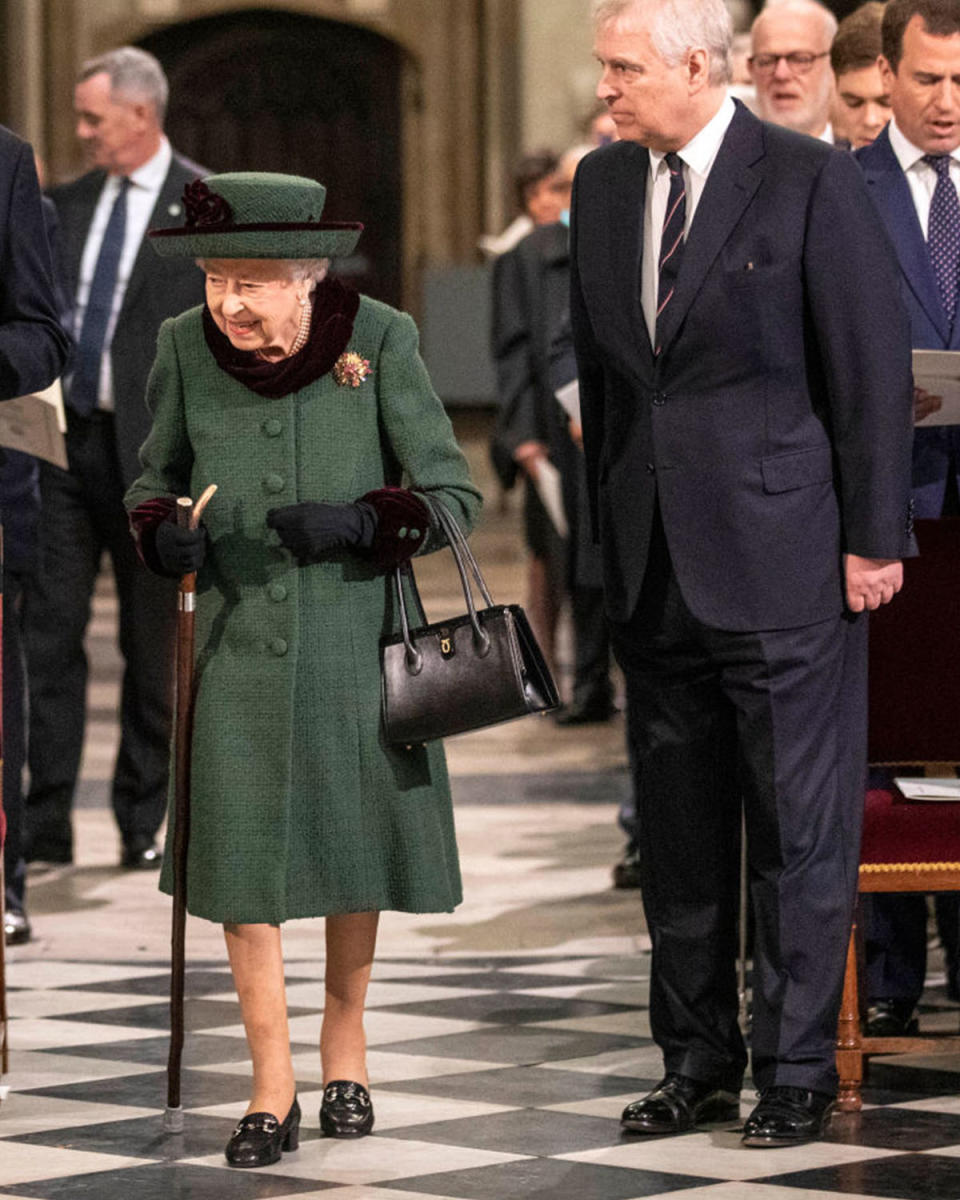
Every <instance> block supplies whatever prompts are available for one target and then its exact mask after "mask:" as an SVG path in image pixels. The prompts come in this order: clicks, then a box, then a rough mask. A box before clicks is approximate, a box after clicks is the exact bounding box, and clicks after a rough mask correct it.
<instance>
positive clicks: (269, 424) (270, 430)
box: [263, 417, 283, 437]
mask: <svg viewBox="0 0 960 1200" xmlns="http://www.w3.org/2000/svg"><path fill="white" fill-rule="evenodd" d="M263 432H264V433H265V434H266V435H267V437H279V435H280V434H281V433H283V423H282V422H281V421H279V420H278V419H277V418H276V417H270V419H269V420H267V421H264V423H263Z"/></svg>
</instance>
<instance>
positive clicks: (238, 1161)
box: [224, 1096, 300, 1167]
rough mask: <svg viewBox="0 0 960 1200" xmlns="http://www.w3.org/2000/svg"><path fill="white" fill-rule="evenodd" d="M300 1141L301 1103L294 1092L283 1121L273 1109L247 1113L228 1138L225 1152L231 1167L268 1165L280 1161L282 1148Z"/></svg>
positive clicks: (287, 1147) (293, 1148)
mask: <svg viewBox="0 0 960 1200" xmlns="http://www.w3.org/2000/svg"><path fill="white" fill-rule="evenodd" d="M299 1145H300V1104H299V1102H298V1100H297V1098H296V1096H294V1098H293V1104H292V1105H291V1106H290V1111H289V1112H288V1113H287V1118H286V1120H285V1121H278V1120H277V1118H276V1117H275V1116H274V1115H273V1113H267V1112H257V1113H248V1114H247V1116H245V1117H244V1118H243V1119H242V1120H241V1121H240V1123H239V1124H238V1125H237V1127H236V1129H235V1130H234V1131H233V1137H231V1139H230V1141H229V1142H227V1148H226V1150H225V1152H224V1153H225V1154H226V1156H227V1162H228V1163H229V1165H230V1166H231V1167H269V1166H270V1164H271V1163H275V1162H279V1161H280V1159H281V1158H282V1153H281V1152H282V1151H289V1150H296V1148H297V1147H298V1146H299Z"/></svg>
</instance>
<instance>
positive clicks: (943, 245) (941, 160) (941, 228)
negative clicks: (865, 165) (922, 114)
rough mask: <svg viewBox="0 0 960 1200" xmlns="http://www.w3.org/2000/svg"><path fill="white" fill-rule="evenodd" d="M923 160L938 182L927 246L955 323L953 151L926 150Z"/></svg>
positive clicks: (959, 250)
mask: <svg viewBox="0 0 960 1200" xmlns="http://www.w3.org/2000/svg"><path fill="white" fill-rule="evenodd" d="M923 161H924V162H925V163H929V165H930V166H931V167H933V169H934V170H935V171H936V173H937V186H936V187H935V188H934V189H933V198H932V199H931V201H930V227H929V229H928V231H927V249H928V251H929V253H930V262H931V263H932V264H933V273H934V275H936V277H937V287H938V289H939V291H940V299H941V301H942V302H943V311H944V312H945V313H946V314H947V320H948V321H949V322H950V324H951V326H952V325H953V318H954V316H955V315H956V311H957V274H958V267H960V200H958V199H957V189H956V187H955V186H954V183H953V180H952V179H951V178H950V155H949V154H925V155H924V156H923Z"/></svg>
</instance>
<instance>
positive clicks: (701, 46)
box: [593, 0, 733, 87]
mask: <svg viewBox="0 0 960 1200" xmlns="http://www.w3.org/2000/svg"><path fill="white" fill-rule="evenodd" d="M630 9H636V10H639V11H644V13H645V15H646V14H649V16H650V25H649V29H650V40H651V41H652V42H653V48H654V49H655V50H656V52H657V53H658V54H659V55H660V57H661V58H662V59H663V61H664V62H665V63H667V65H668V66H671V67H676V66H679V65H680V63H682V62H685V61H686V59H687V56H688V55H689V54H690V51H691V50H706V51H707V53H708V54H709V56H710V83H711V84H713V85H714V86H715V87H719V86H720V85H722V84H725V83H729V82H730V78H731V73H732V72H731V65H730V47H731V44H732V42H733V21H732V20H731V18H730V10H729V9H728V8H727V5H726V3H725V2H724V0H594V6H593V20H594V24H595V25H596V26H597V27H598V28H599V27H600V26H602V25H607V24H609V23H610V22H612V21H616V20H617V19H618V18H619V17H622V16H623V15H624V14H625V13H627V12H628V11H629V10H630Z"/></svg>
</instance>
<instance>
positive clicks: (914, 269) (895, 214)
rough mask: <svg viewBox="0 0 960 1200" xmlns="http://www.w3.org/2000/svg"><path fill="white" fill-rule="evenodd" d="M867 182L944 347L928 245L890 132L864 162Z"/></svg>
mask: <svg viewBox="0 0 960 1200" xmlns="http://www.w3.org/2000/svg"><path fill="white" fill-rule="evenodd" d="M861 166H862V167H863V174H864V178H865V179H866V181H867V187H868V188H869V189H870V193H871V195H872V196H873V199H874V202H875V203H876V206H877V209H878V210H879V212H880V216H881V217H882V219H883V223H884V225H886V227H887V232H888V233H889V234H890V238H891V240H892V242H893V245H894V249H895V250H896V253H897V260H898V262H899V263H900V270H901V271H902V272H903V276H904V278H905V279H906V281H907V283H908V284H909V285H910V288H911V290H912V291H913V294H914V295H915V296H916V298H917V302H918V303H919V304H920V305H921V307H922V308H923V309H924V311H925V312H926V314H927V316H928V317H929V318H930V320H931V321H932V322H933V324H934V325H935V326H936V328H937V332H938V333H939V334H940V336H941V337H942V338H943V341H944V344H945V345H946V343H947V342H948V340H949V338H950V329H949V326H948V324H947V316H946V313H945V312H944V311H943V303H942V301H941V299H940V292H939V291H938V289H937V281H936V277H935V276H934V274H933V267H932V265H931V263H930V254H929V252H928V250H927V243H926V241H925V240H924V237H923V230H922V229H921V228H920V221H919V219H918V217H917V210H916V208H915V207H914V203H913V197H912V196H911V194H910V185H909V183H907V180H906V176H905V175H904V173H903V168H902V167H901V166H900V162H899V160H898V158H897V156H896V154H894V152H893V147H892V146H891V145H890V138H889V135H888V133H887V131H886V130H884V131H883V133H881V134H880V136H879V137H878V138H877V140H876V141H875V142H874V144H873V145H872V146H871V147H870V149H869V150H867V151H864V152H863V156H862V158H861Z"/></svg>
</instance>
